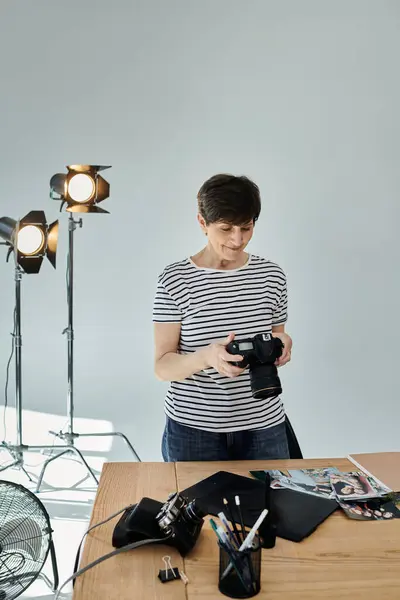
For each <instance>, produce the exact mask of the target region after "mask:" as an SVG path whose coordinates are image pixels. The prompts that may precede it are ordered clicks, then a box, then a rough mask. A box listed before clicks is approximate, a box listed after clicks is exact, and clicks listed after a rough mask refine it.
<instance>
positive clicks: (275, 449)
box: [161, 417, 289, 462]
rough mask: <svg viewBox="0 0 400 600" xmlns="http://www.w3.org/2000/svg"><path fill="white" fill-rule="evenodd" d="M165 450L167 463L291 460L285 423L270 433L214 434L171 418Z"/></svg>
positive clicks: (269, 430) (260, 431) (268, 430)
mask: <svg viewBox="0 0 400 600" xmlns="http://www.w3.org/2000/svg"><path fill="white" fill-rule="evenodd" d="M161 449H162V456H163V459H164V461H165V462H177V461H187V460H188V461H199V460H206V461H208V460H271V459H279V458H281V459H285V458H289V448H288V442H287V437H286V426H285V423H280V424H279V425H274V426H272V427H268V428H267V429H252V430H250V431H248V430H246V431H235V432H233V433H214V432H212V431H203V430H202V429H195V428H194V427H188V426H187V425H182V424H181V423H177V422H176V421H174V420H173V419H170V418H169V417H167V422H166V425H165V429H164V434H163V438H162V446H161Z"/></svg>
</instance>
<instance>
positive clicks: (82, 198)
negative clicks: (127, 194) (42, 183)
mask: <svg viewBox="0 0 400 600" xmlns="http://www.w3.org/2000/svg"><path fill="white" fill-rule="evenodd" d="M109 168H110V166H102V165H67V169H68V173H56V174H55V175H53V177H52V178H51V179H50V197H51V198H52V199H53V200H61V201H62V203H61V207H60V211H61V209H62V207H63V206H64V204H66V205H67V208H66V210H67V212H72V213H74V212H78V213H108V210H104V208H100V207H99V206H97V205H98V204H99V202H103V200H105V199H106V198H108V197H109V195H110V184H109V183H108V181H106V180H105V179H104V178H103V177H102V176H101V175H99V171H104V169H109Z"/></svg>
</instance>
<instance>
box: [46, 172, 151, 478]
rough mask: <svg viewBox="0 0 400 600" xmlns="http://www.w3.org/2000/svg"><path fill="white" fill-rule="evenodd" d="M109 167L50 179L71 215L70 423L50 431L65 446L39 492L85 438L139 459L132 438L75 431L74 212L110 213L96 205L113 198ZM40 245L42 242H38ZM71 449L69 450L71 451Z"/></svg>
mask: <svg viewBox="0 0 400 600" xmlns="http://www.w3.org/2000/svg"><path fill="white" fill-rule="evenodd" d="M109 168H110V166H107V167H106V166H100V165H69V166H67V169H68V173H57V174H56V175H53V176H52V178H51V179H50V198H52V199H53V200H61V207H60V211H61V210H62V208H63V206H64V205H66V210H67V212H69V213H70V214H69V218H68V255H67V277H66V279H67V305H68V325H67V327H66V328H65V329H64V331H63V333H64V334H66V337H67V351H68V353H67V380H68V386H67V411H66V412H67V417H68V419H67V423H66V426H65V427H66V431H63V430H61V431H58V432H57V431H50V433H51V434H53V435H54V436H56V437H58V438H59V439H61V440H62V441H63V442H65V443H66V446H64V448H67V450H63V451H61V452H60V453H59V454H55V455H53V456H51V458H49V459H48V460H46V461H45V462H44V463H43V466H42V470H41V472H40V475H39V478H38V482H37V488H36V489H37V490H39V488H40V486H41V483H42V480H43V476H44V473H45V471H46V469H47V466H48V465H49V464H50V463H51V462H53V461H54V460H57V459H58V458H60V457H62V456H64V455H65V454H68V452H69V451H72V452H73V451H75V452H77V448H76V446H75V442H76V440H77V439H79V438H82V437H119V438H121V439H122V440H123V441H124V442H125V443H126V445H127V446H128V448H129V449H130V450H131V452H132V454H133V455H134V457H135V459H136V460H137V461H140V458H139V456H138V454H137V452H136V450H135V449H134V447H133V446H132V444H131V443H130V441H129V439H128V438H127V437H126V435H124V434H123V433H121V432H120V431H110V432H104V433H103V432H101V433H91V432H89V433H77V432H76V431H75V428H74V425H75V424H74V418H75V395H74V340H75V333H74V300H73V298H74V233H75V230H76V229H77V227H82V225H83V219H82V218H79V219H77V220H76V219H75V218H74V215H73V214H72V213H108V211H107V210H104V209H102V208H99V207H98V206H97V204H98V203H99V202H102V201H103V200H105V199H106V198H108V197H109V195H110V185H109V183H108V182H107V181H106V180H105V179H103V177H101V175H99V171H102V170H104V169H109ZM37 243H38V244H39V240H37ZM68 449H69V450H68ZM80 459H81V462H82V463H83V464H84V465H85V467H86V469H87V470H88V472H89V474H90V476H91V477H92V479H93V480H94V481H95V482H96V483H97V479H96V476H95V474H94V472H93V470H92V469H91V468H90V466H89V465H88V464H87V462H86V461H85V459H84V458H83V456H82V455H80Z"/></svg>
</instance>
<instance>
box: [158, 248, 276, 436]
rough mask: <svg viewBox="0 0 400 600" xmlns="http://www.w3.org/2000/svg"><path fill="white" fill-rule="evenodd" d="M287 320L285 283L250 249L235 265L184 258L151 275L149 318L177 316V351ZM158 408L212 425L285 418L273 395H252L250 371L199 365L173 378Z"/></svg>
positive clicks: (227, 427) (217, 428) (193, 423)
mask: <svg viewBox="0 0 400 600" xmlns="http://www.w3.org/2000/svg"><path fill="white" fill-rule="evenodd" d="M286 320H287V287H286V277H285V274H284V272H283V271H282V269H281V268H280V267H279V266H278V265H276V264H275V263H273V262H271V261H269V260H266V259H264V258H260V257H259V256H255V255H249V259H248V261H247V263H246V264H245V265H244V266H243V267H240V268H238V269H233V270H218V269H207V268H201V267H198V266H197V265H195V264H194V262H193V261H192V260H191V259H190V258H187V259H185V260H182V261H180V262H177V263H174V264H172V265H169V266H168V267H166V268H165V269H164V271H163V273H162V274H161V275H160V277H159V279H158V287H157V292H156V296H155V300H154V307H153V321H154V322H156V323H181V336H180V342H179V348H178V352H179V353H180V354H189V353H190V352H195V351H196V350H198V349H199V348H202V347H204V346H207V345H208V344H210V343H212V342H215V341H217V340H221V339H222V338H225V337H226V336H227V335H228V334H229V333H230V332H231V331H232V332H234V333H235V334H236V335H235V339H237V340H241V339H243V338H246V337H253V336H254V335H255V334H256V333H268V332H271V330H272V326H273V325H280V324H283V323H285V322H286ZM165 412H166V414H167V415H168V416H169V417H170V418H171V419H173V420H175V421H178V422H179V423H182V424H183V425H188V426H190V427H195V428H197V429H204V430H206V431H213V432H233V431H240V430H245V429H263V428H267V427H272V426H273V425H277V424H278V423H281V422H283V421H284V418H285V413H284V409H283V405H282V402H281V399H280V397H279V396H277V397H275V398H268V399H258V400H255V399H254V398H253V396H252V393H251V387H250V377H249V370H248V369H246V371H244V372H243V373H242V374H241V375H239V376H238V377H235V378H229V377H224V376H222V375H220V374H219V373H218V372H217V371H216V370H215V369H213V368H210V369H205V370H204V371H201V372H200V373H195V374H194V375H192V376H191V377H188V378H186V379H185V380H183V381H172V382H171V383H170V387H169V390H168V392H167V395H166V398H165Z"/></svg>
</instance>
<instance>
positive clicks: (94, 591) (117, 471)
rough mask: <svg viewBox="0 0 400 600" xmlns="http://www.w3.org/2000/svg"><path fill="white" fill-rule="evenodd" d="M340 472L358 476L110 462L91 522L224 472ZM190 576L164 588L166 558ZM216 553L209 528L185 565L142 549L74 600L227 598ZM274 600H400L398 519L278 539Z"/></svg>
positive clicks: (103, 571) (292, 464)
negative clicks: (302, 537)
mask: <svg viewBox="0 0 400 600" xmlns="http://www.w3.org/2000/svg"><path fill="white" fill-rule="evenodd" d="M326 466H337V467H338V468H339V469H340V470H343V471H346V470H352V469H353V468H354V465H352V464H351V463H350V462H349V461H347V460H346V459H339V458H338V459H332V458H331V459H308V460H291V461H270V462H266V461H253V462H239V461H238V462H215V463H213V462H209V463H206V462H199V463H177V464H176V465H174V464H165V463H107V464H105V465H104V468H103V473H102V476H101V480H100V485H99V489H98V492H97V496H96V500H95V504H94V508H93V514H92V519H91V523H96V522H99V521H101V520H103V519H104V518H106V517H107V516H109V515H110V514H111V513H113V512H115V511H116V510H118V509H119V508H122V507H123V506H125V505H127V504H130V503H133V502H136V501H138V500H140V499H141V498H142V497H143V496H149V497H152V498H155V499H157V500H160V501H165V500H166V499H167V497H168V494H169V493H170V492H172V491H175V490H177V489H178V490H183V489H185V488H186V487H188V486H190V485H193V484H194V483H196V482H197V481H200V480H201V479H204V478H205V477H208V476H209V475H212V474H213V473H215V472H216V471H220V470H224V471H230V472H232V473H237V474H240V475H249V471H250V470H257V469H268V468H271V469H272V468H273V469H281V470H285V469H287V468H309V467H326ZM116 522H117V519H114V520H113V521H111V522H110V523H108V524H107V525H104V526H102V527H99V528H98V529H97V530H95V531H94V532H93V533H92V534H89V536H88V540H87V543H86V545H85V549H84V552H83V555H82V560H81V566H84V565H86V564H87V563H88V562H90V561H92V560H94V559H95V558H97V557H99V556H101V555H103V554H106V553H107V552H109V551H110V550H112V546H111V536H112V531H113V528H114V526H115V523H116ZM165 554H169V555H170V556H171V561H172V564H173V566H176V567H179V568H180V569H183V570H184V572H185V573H186V575H187V576H188V578H189V584H188V585H187V586H184V584H183V583H182V582H181V581H174V582H171V583H166V584H162V583H161V582H160V581H159V580H158V578H157V574H158V571H159V569H160V568H163V563H162V556H163V555H165ZM217 582H218V547H217V543H216V538H215V534H214V533H213V532H212V530H211V527H210V525H209V522H208V518H207V519H206V524H205V526H204V527H203V531H202V533H201V535H200V538H199V541H198V543H197V544H196V546H195V548H194V549H193V551H192V552H191V553H190V554H189V556H188V557H186V558H185V560H184V561H183V560H182V559H181V557H180V556H179V554H178V553H177V552H174V551H173V550H172V549H171V548H168V547H167V546H160V547H155V546H151V547H149V548H141V549H137V550H133V551H132V552H128V553H127V554H121V555H120V556H118V557H116V558H112V559H110V560H108V561H106V562H104V563H102V564H101V565H99V566H97V567H95V568H94V569H92V570H90V571H88V572H87V573H85V574H84V575H83V576H82V577H81V578H79V579H78V580H77V583H76V586H75V591H74V596H73V597H74V600H100V599H101V600H103V599H104V600H111V599H118V600H128V599H129V600H136V599H138V600H145V599H146V600H147V599H153V598H154V599H157V600H163V599H164V598H165V599H174V600H181V599H183V598H185V599H186V600H191V599H193V600H203V599H204V600H211V599H218V598H224V597H225V596H223V595H222V594H220V593H219V591H218V587H217ZM257 598H260V600H261V599H268V600H278V599H279V600H320V599H321V600H323V599H329V600H339V599H340V600H342V599H345V600H347V599H348V600H350V599H351V600H361V599H363V600H400V519H395V520H392V521H385V522H381V521H375V522H372V523H370V522H362V521H353V520H351V519H349V518H348V517H346V516H345V515H344V514H343V513H342V512H341V511H337V512H336V513H334V514H333V515H332V516H331V517H329V518H328V519H327V520H326V521H325V522H324V523H323V524H322V525H321V526H320V527H318V529H317V530H316V531H315V532H314V533H313V534H312V535H311V536H310V537H309V538H307V539H305V540H303V541H302V542H300V543H294V542H288V541H286V540H282V539H280V538H278V539H277V544H276V546H275V548H273V549H271V550H263V554H262V575H261V592H260V594H259V595H258V596H257Z"/></svg>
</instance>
